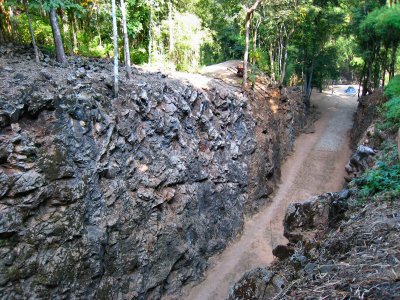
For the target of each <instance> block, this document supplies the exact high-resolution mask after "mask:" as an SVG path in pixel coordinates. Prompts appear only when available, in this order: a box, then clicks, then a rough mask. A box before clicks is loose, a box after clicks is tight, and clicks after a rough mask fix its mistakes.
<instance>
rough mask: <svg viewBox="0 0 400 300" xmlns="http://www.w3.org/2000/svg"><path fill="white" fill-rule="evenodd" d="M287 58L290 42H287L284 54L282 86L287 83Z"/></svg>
mask: <svg viewBox="0 0 400 300" xmlns="http://www.w3.org/2000/svg"><path fill="white" fill-rule="evenodd" d="M287 56H288V41H286V44H285V48H284V54H283V65H282V76H281V81H282V84H283V83H284V82H285V79H286V65H287Z"/></svg>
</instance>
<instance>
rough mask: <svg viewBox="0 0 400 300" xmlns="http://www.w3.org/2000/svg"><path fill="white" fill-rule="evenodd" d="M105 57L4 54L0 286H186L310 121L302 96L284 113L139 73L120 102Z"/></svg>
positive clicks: (36, 292) (17, 294)
mask: <svg viewBox="0 0 400 300" xmlns="http://www.w3.org/2000/svg"><path fill="white" fill-rule="evenodd" d="M1 66H3V68H1ZM107 67H108V68H109V66H108V65H107V63H105V62H101V61H94V62H87V61H83V60H76V61H74V62H73V63H71V66H70V67H68V68H58V67H51V66H49V65H43V66H35V65H34V64H32V63H30V62H29V61H27V60H24V59H23V58H21V57H20V56H14V57H13V58H10V59H6V58H1V59H0V76H1V80H2V82H3V86H6V88H1V89H0V128H1V135H0V296H1V298H4V299H22V298H35V299H49V298H54V299H64V298H65V299H70V298H76V299H90V298H95V299H110V298H121V299H145V298H149V299H150V298H151V299H157V298H160V297H161V295H163V294H170V295H171V294H174V293H176V292H178V291H179V289H180V287H181V286H182V285H184V284H185V283H186V282H189V281H194V280H198V279H199V278H200V277H201V275H202V273H203V271H204V269H205V268H206V266H207V258H208V257H210V256H211V255H213V254H215V253H217V252H219V251H221V250H222V249H223V248H224V247H225V246H226V244H227V243H228V242H229V241H230V240H231V239H232V238H233V237H235V236H236V235H237V234H238V233H239V232H240V230H241V229H242V226H243V217H244V214H245V213H246V212H249V211H252V210H254V208H255V207H257V206H258V205H260V204H261V203H263V202H265V200H266V199H267V196H268V194H270V193H271V192H272V187H273V185H274V182H275V180H276V178H277V176H278V172H279V167H280V162H281V160H282V158H283V157H284V156H285V154H286V153H287V151H289V150H290V148H291V147H292V145H293V141H294V137H295V134H296V132H297V131H298V129H299V127H300V125H301V124H302V122H303V118H304V115H303V113H302V109H303V106H302V104H301V103H300V101H296V100H293V99H292V100H290V101H287V102H286V103H285V104H281V105H280V111H279V112H278V113H277V114H275V115H274V114H272V112H271V111H270V110H268V109H267V105H266V103H267V102H266V103H259V102H257V101H254V102H253V103H250V102H249V101H250V100H248V99H247V98H246V97H244V96H243V95H241V94H239V93H237V92H235V91H232V90H222V91H221V90H215V89H210V90H208V91H204V90H203V91H202V90H196V89H194V88H192V87H190V86H187V85H185V84H183V83H181V82H178V81H174V80H170V79H168V78H165V76H162V75H161V74H141V73H140V72H138V71H137V72H136V74H135V80H134V82H133V83H130V84H125V83H122V85H121V96H120V97H119V98H118V99H115V100H112V99H111V97H110V95H111V90H110V88H109V87H110V86H109V83H108V77H107V75H108V74H109V73H108V72H109V71H108V70H107ZM29 70H33V71H32V73H29ZM39 70H42V71H40V72H39ZM82 74H83V75H82ZM288 111H290V114H288V113H287V112H288ZM256 123H257V124H256Z"/></svg>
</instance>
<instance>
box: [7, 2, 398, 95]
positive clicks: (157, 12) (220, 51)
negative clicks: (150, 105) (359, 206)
mask: <svg viewBox="0 0 400 300" xmlns="http://www.w3.org/2000/svg"><path fill="white" fill-rule="evenodd" d="M113 4H114V8H115V9H114V10H113V9H112V8H113ZM254 5H256V8H257V9H255V10H254V11H251V8H252V6H254ZM113 12H114V13H113ZM113 14H114V15H115V21H116V23H115V25H116V26H115V29H116V32H114V35H117V36H118V37H117V39H116V52H114V46H113ZM246 21H248V24H247V25H248V26H246V23H247V22H246ZM246 28H247V29H248V30H247V31H246ZM57 31H58V32H57ZM246 33H247V34H246ZM246 37H247V39H246ZM246 41H247V43H246ZM5 42H12V43H14V44H26V45H29V44H30V45H33V46H34V45H38V49H39V50H38V53H37V56H38V57H37V59H38V60H39V59H40V57H39V56H40V55H41V53H55V54H56V56H57V59H58V60H59V61H60V62H65V61H66V59H65V55H64V51H65V52H66V53H67V54H70V55H82V56H87V57H102V58H112V57H114V56H115V54H119V56H118V57H119V60H120V61H121V63H125V64H127V63H128V64H129V61H132V62H133V63H135V64H150V65H152V66H156V67H159V68H161V69H167V70H178V71H188V72H195V71H198V70H199V69H200V68H201V66H204V65H210V64H215V63H219V62H223V61H226V60H232V59H243V56H244V54H245V53H246V49H247V48H248V49H249V56H248V57H249V69H250V73H249V74H250V75H249V80H250V81H252V80H255V79H254V78H255V76H256V75H257V74H260V73H262V74H265V75H267V76H269V77H270V78H271V80H272V81H274V82H277V83H279V84H283V85H287V86H289V85H290V86H293V85H300V84H302V86H303V87H304V92H305V95H306V97H305V98H306V99H307V98H309V94H310V93H311V89H312V88H313V87H317V88H319V89H321V90H322V88H323V87H324V86H325V85H328V84H331V83H332V82H333V81H334V80H339V79H341V80H345V81H347V82H360V83H361V85H362V87H363V89H362V93H364V94H366V93H368V92H369V91H372V90H374V89H376V88H379V87H381V86H384V85H385V83H387V82H388V80H390V79H391V78H393V77H394V76H395V74H396V71H397V70H399V67H400V58H399V55H398V52H399V51H398V48H399V44H400V5H399V4H398V1H396V0H390V1H387V0H378V1H376V0H374V1H372V0H363V1H356V0H327V1H326V0H325V1H324V0H264V1H262V0H258V1H255V0H251V1H248V0H242V1H239V0H83V1H79V0H0V43H5ZM124 46H125V47H124ZM60 47H61V48H62V49H60ZM61 50H62V53H61V52H60V51H61ZM63 55H64V56H63ZM128 58H129V60H128ZM246 74H247V73H246Z"/></svg>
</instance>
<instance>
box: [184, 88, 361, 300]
mask: <svg viewBox="0 0 400 300" xmlns="http://www.w3.org/2000/svg"><path fill="white" fill-rule="evenodd" d="M345 88H346V86H336V87H335V89H334V90H335V92H334V94H332V92H331V91H326V92H325V93H322V94H321V93H318V92H314V94H313V97H312V102H313V103H314V104H315V105H317V106H318V109H319V111H320V112H321V117H320V119H319V120H318V121H317V122H316V124H315V132H314V133H313V134H302V135H301V136H300V137H299V138H298V139H297V141H296V143H295V150H294V153H293V154H292V155H291V156H290V157H289V158H288V159H287V161H286V162H285V164H284V165H283V168H282V177H281V184H280V185H279V187H278V189H277V192H276V193H275V196H274V197H273V199H272V202H271V203H270V204H269V205H268V206H266V207H264V208H263V209H262V210H261V211H260V212H259V213H258V214H256V215H254V216H252V217H251V218H249V219H248V220H246V221H245V226H244V231H243V234H242V235H241V236H240V237H239V238H238V239H237V240H236V241H234V242H233V243H232V244H231V245H230V246H229V247H228V248H227V249H226V250H225V251H224V252H222V253H221V254H220V255H217V256H216V257H214V258H213V259H212V261H211V266H210V268H209V269H208V271H207V272H206V274H205V279H204V280H203V281H202V282H201V283H200V284H198V285H197V286H194V287H188V288H187V290H185V291H184V293H185V295H186V297H185V299H190V300H206V299H210V300H211V299H213V300H219V299H225V298H226V297H227V296H228V291H229V289H230V288H231V287H232V286H233V284H234V283H235V282H236V281H238V280H239V279H240V277H241V276H242V275H243V274H244V273H245V272H247V271H249V270H251V269H253V268H255V267H262V266H268V265H269V264H270V263H271V262H272V261H273V259H274V257H273V255H272V249H273V248H274V247H275V246H277V245H278V244H282V243H286V242H287V241H286V239H285V238H284V237H283V218H284V215H285V212H286V208H287V206H288V204H289V203H292V202H299V201H301V200H305V199H307V198H309V197H310V196H313V195H318V194H322V193H324V192H329V191H337V190H340V189H341V187H342V186H343V183H344V180H343V177H344V175H345V171H344V166H345V164H346V163H347V161H348V159H349V157H350V155H351V150H350V148H349V146H348V145H349V137H348V131H349V129H350V128H351V126H352V115H353V112H354V111H355V109H356V106H357V100H356V99H357V98H356V97H354V96H347V95H345V94H344V90H345Z"/></svg>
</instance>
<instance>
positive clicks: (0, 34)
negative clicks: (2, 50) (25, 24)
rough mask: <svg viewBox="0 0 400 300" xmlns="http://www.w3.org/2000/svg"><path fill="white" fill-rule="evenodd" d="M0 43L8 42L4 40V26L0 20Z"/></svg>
mask: <svg viewBox="0 0 400 300" xmlns="http://www.w3.org/2000/svg"><path fill="white" fill-rule="evenodd" d="M0 42H1V43H5V42H6V40H5V39H4V34H3V24H2V21H1V18H0Z"/></svg>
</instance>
